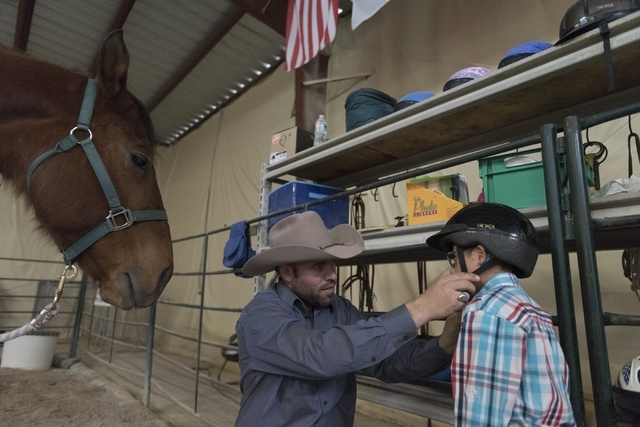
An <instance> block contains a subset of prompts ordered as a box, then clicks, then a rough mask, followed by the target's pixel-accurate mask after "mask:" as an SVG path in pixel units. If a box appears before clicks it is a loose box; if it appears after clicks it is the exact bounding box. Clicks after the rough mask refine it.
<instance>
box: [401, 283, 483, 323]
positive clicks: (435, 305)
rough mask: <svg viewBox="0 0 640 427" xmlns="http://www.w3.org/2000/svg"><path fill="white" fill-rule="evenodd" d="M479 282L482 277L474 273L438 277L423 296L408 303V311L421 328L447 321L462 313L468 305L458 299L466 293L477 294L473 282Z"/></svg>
mask: <svg viewBox="0 0 640 427" xmlns="http://www.w3.org/2000/svg"><path fill="white" fill-rule="evenodd" d="M478 281H480V277H479V276H478V275H476V274H472V273H454V274H449V275H446V276H441V277H438V278H437V279H436V280H435V281H434V282H433V283H431V284H430V285H429V286H428V287H427V290H426V291H424V292H423V293H422V295H420V296H418V297H417V298H416V299H414V300H413V301H410V302H408V303H407V309H408V310H409V313H410V314H411V317H412V318H413V321H414V322H415V324H416V327H417V328H419V327H420V326H422V325H424V324H425V323H427V322H429V321H431V320H441V319H446V318H447V317H448V316H449V315H451V314H453V313H455V312H457V311H462V309H463V308H464V306H465V304H466V303H465V302H463V301H461V300H459V299H458V297H459V296H460V294H462V293H464V292H467V293H468V294H469V295H468V296H473V294H475V292H476V287H475V286H474V284H473V282H478ZM467 301H468V300H467Z"/></svg>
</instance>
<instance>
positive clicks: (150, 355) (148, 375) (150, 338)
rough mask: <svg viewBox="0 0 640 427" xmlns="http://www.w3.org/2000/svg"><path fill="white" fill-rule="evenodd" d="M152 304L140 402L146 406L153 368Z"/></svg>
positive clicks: (147, 404) (149, 393)
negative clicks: (145, 367) (145, 368)
mask: <svg viewBox="0 0 640 427" xmlns="http://www.w3.org/2000/svg"><path fill="white" fill-rule="evenodd" d="M157 306H158V305H157V304H153V305H152V306H151V307H149V326H147V370H146V371H145V373H144V390H143V395H142V403H143V404H144V406H146V407H147V408H148V407H149V402H150V401H151V377H152V374H151V370H152V368H153V341H154V336H155V330H156V307H157Z"/></svg>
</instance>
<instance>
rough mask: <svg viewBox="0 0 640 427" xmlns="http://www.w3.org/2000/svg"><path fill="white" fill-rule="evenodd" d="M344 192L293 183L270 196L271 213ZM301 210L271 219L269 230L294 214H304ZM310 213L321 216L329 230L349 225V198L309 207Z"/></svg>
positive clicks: (320, 186)
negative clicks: (313, 212) (339, 225)
mask: <svg viewBox="0 0 640 427" xmlns="http://www.w3.org/2000/svg"><path fill="white" fill-rule="evenodd" d="M342 191H344V190H343V189H342V188H335V187H328V186H326V185H320V184H312V183H308V182H303V181H291V182H288V183H286V184H285V185H283V186H281V187H280V188H278V189H276V190H274V191H272V192H271V194H270V195H269V213H273V212H277V211H280V210H283V209H288V208H292V207H294V206H297V205H300V204H303V203H307V202H312V201H316V200H318V199H322V198H325V197H327V196H332V195H334V194H337V193H340V192H342ZM304 210H305V209H300V210H297V211H295V212H289V213H286V214H283V215H278V216H276V217H273V218H269V229H271V227H273V225H274V224H275V223H276V222H278V221H280V220H281V219H283V218H286V217H287V216H289V215H291V214H293V213H301V212H304ZM308 210H310V211H315V212H317V213H318V215H320V217H321V218H322V220H323V221H324V225H325V226H326V227H327V228H333V227H335V226H336V225H338V224H348V223H349V196H343V197H339V198H337V199H333V200H330V201H328V202H326V203H321V204H318V205H315V206H309V209H308Z"/></svg>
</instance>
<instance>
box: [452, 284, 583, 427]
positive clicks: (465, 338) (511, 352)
mask: <svg viewBox="0 0 640 427" xmlns="http://www.w3.org/2000/svg"><path fill="white" fill-rule="evenodd" d="M451 373H452V375H451V382H452V385H453V397H454V400H455V403H454V404H455V409H454V410H455V420H456V426H472V427H482V426H490V427H502V426H536V427H537V426H573V425H575V420H574V417H573V411H572V409H571V403H570V401H569V390H568V380H569V369H568V367H567V364H566V361H565V358H564V355H563V353H562V349H561V348H560V345H559V343H558V341H557V339H556V336H555V333H554V330H553V325H552V322H551V316H550V315H549V314H548V313H547V312H546V311H544V310H543V309H542V308H541V307H540V306H539V305H538V304H536V302H535V301H533V300H532V299H531V298H530V297H529V296H528V295H527V294H526V293H525V292H524V291H523V290H522V288H521V287H520V285H519V283H518V279H517V278H516V277H515V276H514V275H513V274H510V273H501V274H498V275H496V276H494V277H492V278H491V279H490V280H489V282H487V283H486V284H485V285H484V287H483V288H482V289H481V290H480V291H479V292H478V293H477V295H476V296H475V297H474V298H473V300H472V301H471V302H469V304H468V305H467V307H466V308H465V310H464V312H463V317H462V329H461V331H460V338H459V340H458V347H457V349H456V353H455V354H454V357H453V362H452V366H451Z"/></svg>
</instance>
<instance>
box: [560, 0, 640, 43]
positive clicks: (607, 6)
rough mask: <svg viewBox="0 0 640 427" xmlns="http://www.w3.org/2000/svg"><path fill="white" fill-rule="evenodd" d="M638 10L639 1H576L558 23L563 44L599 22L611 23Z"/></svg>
mask: <svg viewBox="0 0 640 427" xmlns="http://www.w3.org/2000/svg"><path fill="white" fill-rule="evenodd" d="M637 10H640V0H578V1H576V2H575V3H574V4H572V5H571V6H570V7H569V9H567V12H566V13H565V15H564V17H563V18H562V22H561V23H560V40H558V43H556V44H560V43H563V42H565V41H567V40H570V39H572V38H574V37H576V36H579V35H580V34H583V33H586V32H587V31H589V30H592V29H594V28H597V27H598V25H600V23H601V22H611V21H615V20H616V19H618V18H622V17H623V16H626V15H628V14H630V13H633V12H635V11H637Z"/></svg>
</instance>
